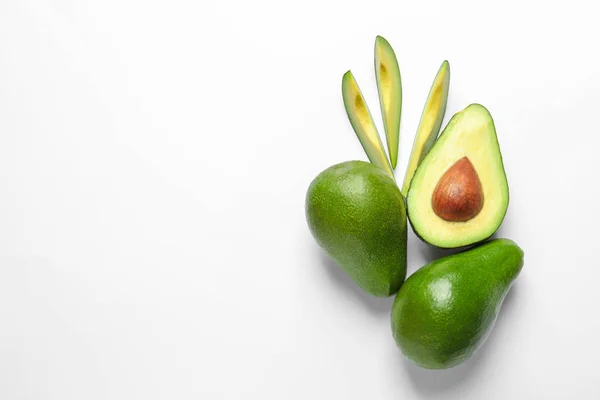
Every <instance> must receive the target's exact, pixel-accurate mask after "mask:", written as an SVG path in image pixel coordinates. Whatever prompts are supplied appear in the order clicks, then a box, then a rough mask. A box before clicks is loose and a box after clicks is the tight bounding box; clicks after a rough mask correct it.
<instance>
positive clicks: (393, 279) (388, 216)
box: [305, 161, 407, 297]
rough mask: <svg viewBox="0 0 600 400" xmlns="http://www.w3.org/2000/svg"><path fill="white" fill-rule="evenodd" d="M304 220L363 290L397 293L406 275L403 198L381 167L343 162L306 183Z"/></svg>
mask: <svg viewBox="0 0 600 400" xmlns="http://www.w3.org/2000/svg"><path fill="white" fill-rule="evenodd" d="M305 204H306V205H305V211H306V219H307V223H308V226H309V229H310V232H311V234H312V235H313V237H314V239H315V240H316V242H317V243H318V245H319V246H320V247H321V248H322V249H323V250H325V252H326V253H327V254H328V255H329V256H330V257H331V258H332V259H333V260H334V261H335V262H336V263H337V264H338V265H339V267H341V268H342V270H344V271H345V272H346V273H347V274H348V275H349V276H350V278H352V280H353V281H354V282H355V283H356V284H357V285H358V286H359V287H360V288H362V289H363V290H364V291H366V292H367V293H370V294H372V295H374V296H377V297H389V296H391V295H393V294H395V293H396V292H397V291H398V289H399V288H400V285H402V282H404V279H405V277H406V250H407V249H406V236H407V221H406V209H405V205H404V199H403V197H402V195H401V194H400V189H398V186H397V185H396V183H395V181H394V180H392V179H391V178H390V177H389V176H387V175H386V174H385V172H383V170H381V168H379V167H377V166H375V165H373V164H371V163H368V162H363V161H347V162H343V163H340V164H336V165H334V166H331V167H329V168H327V169H326V170H324V171H323V172H321V173H320V174H319V175H318V176H317V177H316V178H315V179H314V180H313V181H312V182H311V184H310V186H309V188H308V191H307V194H306V203H305Z"/></svg>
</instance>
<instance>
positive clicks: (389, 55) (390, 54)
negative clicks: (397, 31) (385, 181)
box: [375, 36, 402, 169]
mask: <svg viewBox="0 0 600 400" xmlns="http://www.w3.org/2000/svg"><path fill="white" fill-rule="evenodd" d="M375 78H376V80H377V92H378V93H379V105H380V107H381V116H382V117H383V126H384V128H385V137H386V141H387V147H388V152H389V154H390V161H391V163H392V169H395V168H396V164H397V163H398V143H399V141H400V117H401V114H402V79H401V77H400V67H399V66H398V59H397V58H396V53H395V52H394V49H393V48H392V46H391V45H390V43H389V42H388V41H387V40H386V39H385V38H383V37H381V36H377V38H376V39H375Z"/></svg>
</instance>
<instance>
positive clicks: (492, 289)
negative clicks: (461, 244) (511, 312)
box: [391, 239, 523, 369]
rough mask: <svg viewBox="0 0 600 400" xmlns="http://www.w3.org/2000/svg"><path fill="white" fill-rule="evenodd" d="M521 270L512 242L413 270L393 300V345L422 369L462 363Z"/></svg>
mask: <svg viewBox="0 0 600 400" xmlns="http://www.w3.org/2000/svg"><path fill="white" fill-rule="evenodd" d="M522 268H523V250H521V248H520V247H519V246H518V245H517V244H516V243H515V242H513V241H512V240H508V239H495V240H491V241H489V242H487V243H484V244H482V245H480V246H478V247H474V248H472V249H470V250H466V251H463V252H462V253H458V254H454V255H451V256H446V257H443V258H440V259H438V260H436V261H433V262H431V263H430V264H428V265H426V266H424V267H423V268H421V269H419V270H418V271H417V272H415V273H414V274H412V275H411V276H410V277H409V278H408V279H407V280H406V282H404V284H403V285H402V287H401V288H400V291H399V292H398V294H397V296H396V298H395V299H394V304H393V306H392V315H391V326H392V333H393V337H394V340H395V342H396V344H397V345H398V347H399V348H400V350H401V351H402V353H403V354H404V355H405V356H406V357H407V358H408V359H410V360H411V361H412V362H414V363H415V364H417V365H419V366H421V367H423V368H427V369H446V368H451V367H453V366H456V365H458V364H460V363H462V362H463V361H465V360H467V359H468V358H469V357H471V355H473V354H474V352H475V351H477V350H478V349H479V348H480V347H481V346H482V345H483V344H484V342H485V341H486V339H487V338H488V336H489V334H490V333H491V331H492V329H493V327H494V325H495V322H496V318H497V316H498V313H499V312H500V309H501V307H502V304H503V302H504V299H505V297H506V295H507V293H508V292H509V290H510V288H511V286H512V284H513V282H514V281H515V279H516V278H517V277H518V275H519V273H520V272H521V269H522Z"/></svg>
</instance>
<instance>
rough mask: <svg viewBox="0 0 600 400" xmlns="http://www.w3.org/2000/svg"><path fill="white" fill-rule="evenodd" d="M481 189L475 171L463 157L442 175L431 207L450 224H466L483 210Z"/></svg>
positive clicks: (434, 192)
mask: <svg viewBox="0 0 600 400" xmlns="http://www.w3.org/2000/svg"><path fill="white" fill-rule="evenodd" d="M483 200H484V199H483V189H482V187H481V181H480V180H479V176H478V175H477V171H475V168H474V167H473V164H472V163H471V161H470V160H469V159H468V158H467V157H463V158H461V159H460V160H458V161H457V162H456V163H454V165H452V166H451V167H450V168H448V170H447V171H446V172H445V173H444V175H442V177H441V178H440V180H439V182H438V184H437V186H436V187H435V189H434V191H433V196H432V198H431V205H432V208H433V211H434V212H435V213H436V215H437V216H438V217H440V218H442V219H444V220H446V221H450V222H466V221H468V220H470V219H472V218H474V217H475V216H476V215H477V214H479V212H480V211H481V209H482V208H483Z"/></svg>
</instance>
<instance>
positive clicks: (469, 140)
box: [407, 104, 509, 248]
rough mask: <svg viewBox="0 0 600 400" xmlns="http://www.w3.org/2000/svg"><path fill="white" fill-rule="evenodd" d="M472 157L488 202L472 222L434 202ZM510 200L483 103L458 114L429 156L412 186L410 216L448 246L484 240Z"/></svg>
mask: <svg viewBox="0 0 600 400" xmlns="http://www.w3.org/2000/svg"><path fill="white" fill-rule="evenodd" d="M464 157H467V158H468V160H469V162H470V163H471V164H472V165H473V168H474V170H475V171H476V172H477V176H478V179H479V180H480V182H481V191H482V198H483V206H482V207H481V209H480V210H479V212H478V213H477V215H475V216H474V217H473V218H471V219H469V220H467V221H457V222H453V221H446V220H444V219H442V218H441V217H440V216H438V215H437V214H436V212H435V210H434V207H433V206H432V198H433V195H434V191H435V189H436V187H437V185H438V183H439V181H440V179H441V178H442V176H443V175H444V174H445V173H446V172H447V171H448V169H450V168H451V167H452V166H453V165H454V164H456V162H457V161H459V160H461V159H462V158H464ZM508 203H509V189H508V182H507V179H506V174H505V171H504V164H503V161H502V154H501V152H500V146H499V144H498V138H497V136H496V129H495V127H494V121H493V119H492V116H491V115H490V113H489V111H488V110H487V109H486V108H485V107H484V106H482V105H480V104H471V105H469V106H468V107H466V108H465V109H464V110H462V111H460V112H458V113H456V114H455V115H454V116H453V117H452V118H451V120H450V122H449V123H448V125H447V126H446V128H445V129H444V131H443V132H442V134H441V135H440V137H439V138H438V139H437V141H436V142H435V144H434V145H433V147H432V148H431V150H430V151H429V153H428V154H427V155H426V156H425V158H424V159H423V161H422V162H421V164H420V165H419V167H418V168H417V171H416V172H415V176H414V177H413V179H412V181H411V185H410V189H409V191H408V197H407V209H408V217H409V220H410V222H411V225H412V227H413V230H414V231H415V233H416V234H417V236H419V237H420V238H421V239H422V240H423V241H425V242H427V243H430V244H432V245H434V246H437V247H442V248H456V247H462V246H468V245H471V244H474V243H478V242H481V241H483V240H485V239H487V238H489V237H490V236H491V235H493V234H494V233H495V232H496V230H497V229H498V228H499V227H500V225H501V224H502V221H503V220H504V216H505V215H506V211H507V209H508Z"/></svg>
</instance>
